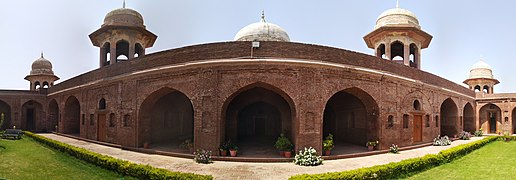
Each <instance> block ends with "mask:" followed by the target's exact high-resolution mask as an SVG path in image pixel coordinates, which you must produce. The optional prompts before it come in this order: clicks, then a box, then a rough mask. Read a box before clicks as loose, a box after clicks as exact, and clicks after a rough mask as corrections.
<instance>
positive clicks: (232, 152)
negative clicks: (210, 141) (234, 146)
mask: <svg viewBox="0 0 516 180" xmlns="http://www.w3.org/2000/svg"><path fill="white" fill-rule="evenodd" d="M229 154H230V155H231V157H236V156H237V150H229Z"/></svg>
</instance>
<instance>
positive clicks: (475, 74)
mask: <svg viewBox="0 0 516 180" xmlns="http://www.w3.org/2000/svg"><path fill="white" fill-rule="evenodd" d="M498 83H500V82H499V81H498V80H497V79H495V78H494V76H493V69H492V68H491V66H489V65H488V64H486V63H485V62H484V61H482V60H480V61H478V62H477V63H475V64H474V65H473V66H472V67H471V70H470V71H469V78H468V79H466V80H464V84H467V85H468V86H469V89H471V90H474V91H475V92H483V93H487V94H493V92H494V85H496V84H498Z"/></svg>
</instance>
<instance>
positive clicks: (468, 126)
mask: <svg viewBox="0 0 516 180" xmlns="http://www.w3.org/2000/svg"><path fill="white" fill-rule="evenodd" d="M462 114H463V117H464V122H463V129H464V131H467V132H470V133H473V132H475V131H476V126H475V112H474V111H473V106H471V104H470V103H467V104H466V106H464V110H463V112H462Z"/></svg>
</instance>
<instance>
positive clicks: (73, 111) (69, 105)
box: [62, 96, 85, 136]
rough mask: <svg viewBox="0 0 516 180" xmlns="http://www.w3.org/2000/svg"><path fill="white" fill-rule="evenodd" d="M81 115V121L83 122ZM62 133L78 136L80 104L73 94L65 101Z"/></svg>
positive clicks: (79, 129)
mask: <svg viewBox="0 0 516 180" xmlns="http://www.w3.org/2000/svg"><path fill="white" fill-rule="evenodd" d="M84 121H85V120H84V116H83V122H84ZM62 128H63V133H65V134H70V135H75V136H79V135H80V134H81V105H80V104H79V100H77V98H76V97H75V96H70V97H69V98H68V99H67V100H66V102H65V111H64V120H63V127H62Z"/></svg>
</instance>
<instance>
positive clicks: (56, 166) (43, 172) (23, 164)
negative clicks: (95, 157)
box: [0, 136, 135, 180]
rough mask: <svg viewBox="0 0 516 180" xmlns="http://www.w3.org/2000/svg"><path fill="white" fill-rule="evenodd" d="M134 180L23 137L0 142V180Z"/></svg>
mask: <svg viewBox="0 0 516 180" xmlns="http://www.w3.org/2000/svg"><path fill="white" fill-rule="evenodd" d="M3 178H6V179H11V180H15V179H135V178H132V177H124V176H122V175H119V174H117V173H115V172H112V171H108V170H106V169H102V168H100V167H97V166H95V165H92V164H89V163H87V162H84V161H81V160H78V159H76V158H74V157H72V156H69V155H67V154H64V153H61V152H59V151H56V150H54V149H52V148H49V147H46V146H44V145H42V144H40V143H38V142H36V141H34V140H33V139H32V138H29V137H27V136H25V137H24V138H23V139H21V140H5V139H0V179H3Z"/></svg>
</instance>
